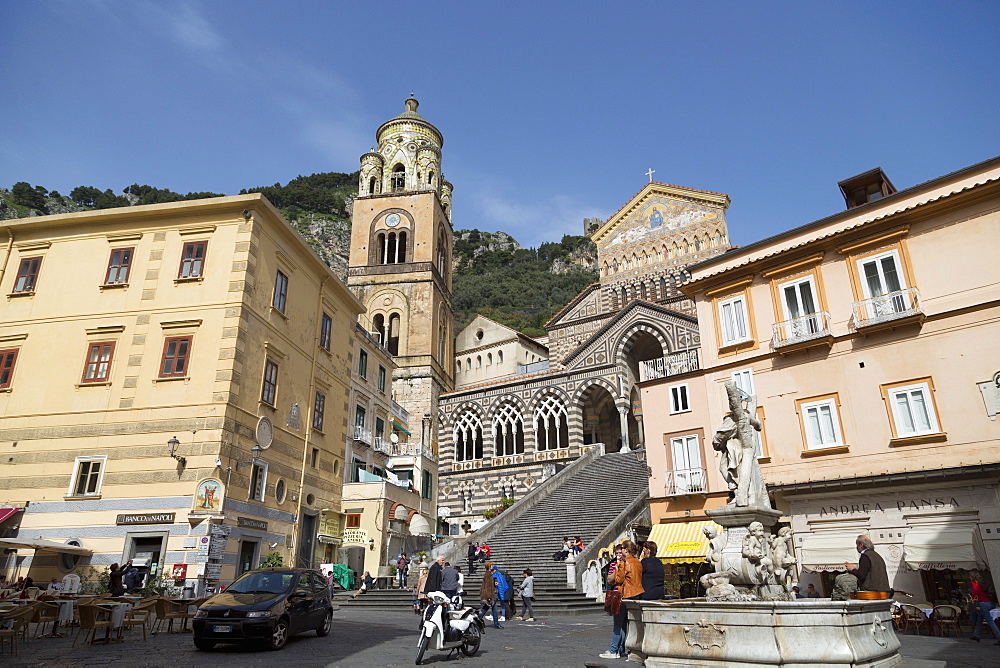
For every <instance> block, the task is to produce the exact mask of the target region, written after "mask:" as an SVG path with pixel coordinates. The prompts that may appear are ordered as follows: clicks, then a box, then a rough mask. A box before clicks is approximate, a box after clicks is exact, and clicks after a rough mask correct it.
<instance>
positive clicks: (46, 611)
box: [31, 601, 59, 638]
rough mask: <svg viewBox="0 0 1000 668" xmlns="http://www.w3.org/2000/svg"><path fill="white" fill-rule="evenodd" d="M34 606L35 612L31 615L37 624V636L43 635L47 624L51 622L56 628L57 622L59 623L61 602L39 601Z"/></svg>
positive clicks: (32, 620) (32, 621)
mask: <svg viewBox="0 0 1000 668" xmlns="http://www.w3.org/2000/svg"><path fill="white" fill-rule="evenodd" d="M34 608H35V614H34V615H33V616H32V617H31V623H32V624H37V626H36V627H35V637H36V638H37V637H38V636H39V635H41V633H42V630H43V629H44V628H45V625H46V624H48V623H50V622H51V623H52V628H53V630H54V629H55V627H56V624H58V623H59V604H57V603H49V602H47V601H39V602H38V604H37V605H35V606H34Z"/></svg>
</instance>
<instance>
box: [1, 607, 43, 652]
mask: <svg viewBox="0 0 1000 668" xmlns="http://www.w3.org/2000/svg"><path fill="white" fill-rule="evenodd" d="M34 616H35V606H33V605H25V606H22V607H19V608H17V609H16V610H12V611H10V612H5V613H0V624H3V626H4V628H0V652H3V645H4V642H3V641H4V638H10V643H11V647H12V648H13V650H14V654H15V656H17V655H19V652H18V642H17V640H18V638H19V637H22V636H23V637H24V640H25V641H27V640H28V635H27V634H28V623H29V622H30V621H31V618H32V617H34Z"/></svg>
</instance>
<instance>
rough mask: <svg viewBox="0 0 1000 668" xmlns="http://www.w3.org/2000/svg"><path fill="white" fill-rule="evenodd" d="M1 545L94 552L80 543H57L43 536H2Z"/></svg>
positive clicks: (42, 549) (71, 552)
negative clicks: (42, 537)
mask: <svg viewBox="0 0 1000 668" xmlns="http://www.w3.org/2000/svg"><path fill="white" fill-rule="evenodd" d="M0 547H2V548H7V549H13V550H20V549H29V550H35V551H36V552H68V553H70V554H81V555H84V556H86V555H88V554H93V553H94V551H93V550H88V549H87V548H85V547H80V546H79V545H70V544H68V543H57V542H56V541H54V540H43V539H41V538H0Z"/></svg>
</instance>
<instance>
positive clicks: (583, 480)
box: [338, 452, 649, 616]
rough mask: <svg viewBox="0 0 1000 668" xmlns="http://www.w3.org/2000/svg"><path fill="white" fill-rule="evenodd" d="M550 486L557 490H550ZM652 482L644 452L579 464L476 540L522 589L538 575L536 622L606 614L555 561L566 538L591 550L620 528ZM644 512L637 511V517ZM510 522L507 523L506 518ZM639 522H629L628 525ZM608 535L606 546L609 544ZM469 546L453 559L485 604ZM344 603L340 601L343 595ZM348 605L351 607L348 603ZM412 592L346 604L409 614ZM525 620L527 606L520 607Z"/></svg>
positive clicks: (470, 594) (471, 593)
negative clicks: (528, 576)
mask: <svg viewBox="0 0 1000 668" xmlns="http://www.w3.org/2000/svg"><path fill="white" fill-rule="evenodd" d="M545 486H551V487H550V490H544V489H541V488H544V487H545ZM648 486H649V477H648V472H647V468H646V462H645V460H644V458H643V457H642V453H637V452H627V453H613V454H608V455H603V456H598V457H593V458H591V459H590V460H589V461H585V462H577V463H576V465H571V466H570V467H568V468H567V469H565V470H563V471H561V472H560V473H559V474H557V475H556V476H553V477H552V478H550V479H549V480H547V481H546V482H545V483H543V485H541V486H539V487H540V488H539V489H536V490H534V491H533V493H532V494H531V495H529V496H527V497H525V498H524V499H522V500H520V501H519V502H518V504H515V506H512V507H511V508H510V509H508V510H507V511H505V512H504V513H502V514H501V515H499V516H498V517H497V518H496V519H494V520H493V521H491V522H490V523H489V524H487V525H486V526H484V527H482V528H481V529H480V530H479V531H478V532H477V533H475V534H473V535H472V536H470V537H469V539H470V540H473V541H480V542H482V541H483V540H485V542H487V543H488V544H489V546H490V548H491V551H492V555H493V562H494V563H495V564H497V565H498V566H500V568H501V569H502V570H504V571H506V572H507V573H509V574H510V575H511V576H512V577H513V579H514V583H515V586H516V585H517V584H520V582H521V579H522V575H521V573H522V571H523V570H524V569H525V568H530V569H531V570H532V572H533V574H534V576H535V599H536V600H535V603H534V609H535V613H536V615H545V616H551V615H572V614H583V613H589V612H595V611H599V610H600V609H601V604H600V603H595V602H594V601H593V599H588V598H586V597H585V596H584V595H583V594H582V593H580V592H578V591H577V590H576V589H574V588H571V587H568V586H567V584H566V564H565V563H564V562H561V561H559V562H557V561H553V560H552V553H553V552H555V551H557V550H558V549H560V547H561V545H562V539H563V536H569V537H571V538H572V537H574V536H580V537H581V538H582V539H583V542H584V545H585V546H586V545H590V543H591V542H592V541H594V540H595V539H597V538H598V537H599V536H600V535H601V534H602V533H605V530H606V529H608V527H609V526H610V525H612V524H613V523H615V522H616V520H617V521H619V522H621V520H622V514H623V512H625V511H626V510H628V509H629V508H630V507H631V508H634V507H635V506H636V503H637V502H638V501H639V500H640V499H645V498H646V497H647V496H648V489H649V487H648ZM640 512H641V511H635V515H638V514H639V513H640ZM508 513H511V516H510V517H508V518H504V515H507V514H508ZM511 517H513V520H511ZM631 519H634V518H633V517H628V518H627V520H631ZM614 538H615V536H611V537H610V538H609V537H607V536H605V538H604V540H606V541H608V542H610V540H613V539H614ZM466 546H467V543H466V541H464V540H461V541H456V542H455V545H453V546H451V548H452V551H451V552H450V554H449V556H448V557H447V558H448V560H449V561H451V562H452V563H454V564H456V565H461V566H462V572H463V573H464V574H465V590H466V592H467V597H466V598H467V601H466V602H467V603H468V604H473V605H474V604H478V592H479V585H480V583H481V582H482V573H483V569H482V566H481V565H478V564H477V570H476V574H475V575H469V573H468V561H467V559H466V556H465V555H466V551H467V547H466ZM417 577H418V575H417V569H416V568H411V569H410V583H409V585H410V587H413V586H415V585H416V581H417ZM338 599H341V597H339V596H338ZM345 599H346V600H345ZM412 601H413V597H412V594H411V593H410V592H408V591H405V590H404V591H401V590H376V591H372V592H370V593H367V594H364V595H362V596H359V597H358V598H357V599H353V600H350V599H349V598H348V597H344V598H342V599H341V600H339V601H338V602H339V603H341V604H345V605H344V606H343V607H344V612H347V611H349V610H350V609H352V608H355V607H364V608H369V609H397V610H398V609H402V608H403V607H406V606H410V605H412ZM517 606H518V613H519V614H520V608H521V602H520V600H518V601H517Z"/></svg>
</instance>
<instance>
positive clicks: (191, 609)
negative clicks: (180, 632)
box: [183, 596, 211, 629]
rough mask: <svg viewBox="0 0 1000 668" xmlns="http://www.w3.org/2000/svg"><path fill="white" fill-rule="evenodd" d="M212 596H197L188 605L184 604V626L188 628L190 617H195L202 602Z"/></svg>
mask: <svg viewBox="0 0 1000 668" xmlns="http://www.w3.org/2000/svg"><path fill="white" fill-rule="evenodd" d="M209 598H211V597H210V596H203V597H201V598H196V599H194V600H193V601H191V602H190V603H188V604H187V605H185V606H184V625H183V628H184V629H187V623H188V620H189V619H194V616H195V614H197V612H198V608H199V607H200V606H201V604H202V603H204V602H205V601H207V600H208V599H209Z"/></svg>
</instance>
